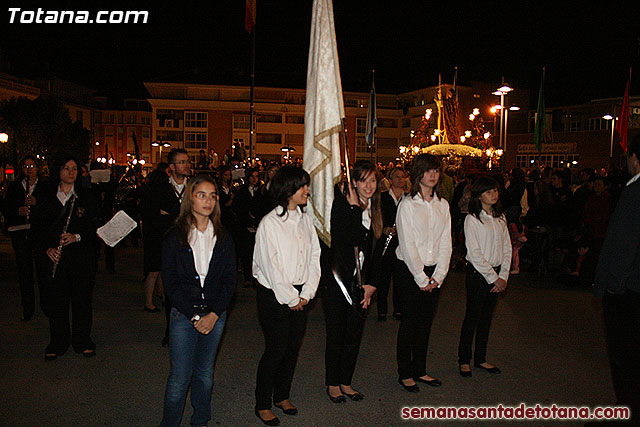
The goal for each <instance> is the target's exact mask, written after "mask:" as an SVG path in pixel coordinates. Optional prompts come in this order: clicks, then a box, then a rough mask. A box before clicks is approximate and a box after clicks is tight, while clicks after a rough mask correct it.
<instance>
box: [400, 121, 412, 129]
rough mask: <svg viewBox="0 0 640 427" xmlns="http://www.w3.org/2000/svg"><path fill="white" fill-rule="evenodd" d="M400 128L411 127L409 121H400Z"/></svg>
mask: <svg viewBox="0 0 640 427" xmlns="http://www.w3.org/2000/svg"><path fill="white" fill-rule="evenodd" d="M402 127H403V128H410V127H411V119H402Z"/></svg>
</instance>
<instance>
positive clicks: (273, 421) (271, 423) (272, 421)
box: [253, 409, 280, 426]
mask: <svg viewBox="0 0 640 427" xmlns="http://www.w3.org/2000/svg"><path fill="white" fill-rule="evenodd" d="M253 413H254V414H256V417H258V419H259V420H260V421H262V423H263V424H266V425H268V426H279V425H280V419H279V418H278V417H275V418H272V419H270V420H264V419H262V417H261V416H260V413H259V412H258V410H257V409H254V410H253Z"/></svg>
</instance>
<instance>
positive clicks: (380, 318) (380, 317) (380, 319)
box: [378, 314, 387, 322]
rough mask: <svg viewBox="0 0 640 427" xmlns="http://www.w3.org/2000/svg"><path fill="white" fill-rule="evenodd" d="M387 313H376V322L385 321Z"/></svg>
mask: <svg viewBox="0 0 640 427" xmlns="http://www.w3.org/2000/svg"><path fill="white" fill-rule="evenodd" d="M386 321H387V315H386V314H378V322H386Z"/></svg>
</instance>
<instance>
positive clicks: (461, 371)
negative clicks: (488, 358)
mask: <svg viewBox="0 0 640 427" xmlns="http://www.w3.org/2000/svg"><path fill="white" fill-rule="evenodd" d="M458 372H460V376H461V377H464V378H469V377H470V376H471V366H469V370H468V371H463V370H462V367H461V366H458Z"/></svg>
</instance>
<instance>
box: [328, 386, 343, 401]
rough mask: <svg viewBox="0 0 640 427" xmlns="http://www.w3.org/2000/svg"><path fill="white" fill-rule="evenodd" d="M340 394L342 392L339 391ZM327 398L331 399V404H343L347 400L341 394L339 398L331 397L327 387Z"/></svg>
mask: <svg viewBox="0 0 640 427" xmlns="http://www.w3.org/2000/svg"><path fill="white" fill-rule="evenodd" d="M340 391H341V392H342V390H340ZM327 396H329V399H331V401H332V402H333V403H344V402H346V401H347V399H345V398H344V394H341V395H340V396H336V397H334V396H331V393H329V387H327Z"/></svg>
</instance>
